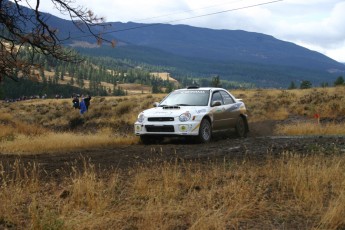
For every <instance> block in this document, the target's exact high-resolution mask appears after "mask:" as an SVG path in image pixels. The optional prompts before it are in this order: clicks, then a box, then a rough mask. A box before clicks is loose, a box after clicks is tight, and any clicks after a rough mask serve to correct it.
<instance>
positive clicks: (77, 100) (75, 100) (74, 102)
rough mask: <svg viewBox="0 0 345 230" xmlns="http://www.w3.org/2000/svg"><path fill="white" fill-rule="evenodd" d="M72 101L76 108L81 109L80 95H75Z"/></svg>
mask: <svg viewBox="0 0 345 230" xmlns="http://www.w3.org/2000/svg"><path fill="white" fill-rule="evenodd" d="M72 103H73V108H74V109H79V106H80V105H79V97H78V96H77V95H75V96H74V97H73V100H72Z"/></svg>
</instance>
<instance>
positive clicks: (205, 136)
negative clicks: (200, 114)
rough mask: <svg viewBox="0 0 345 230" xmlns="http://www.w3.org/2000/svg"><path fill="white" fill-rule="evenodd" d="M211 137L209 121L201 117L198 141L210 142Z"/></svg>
mask: <svg viewBox="0 0 345 230" xmlns="http://www.w3.org/2000/svg"><path fill="white" fill-rule="evenodd" d="M211 137H212V127H211V123H210V122H209V121H208V120H207V119H202V121H201V123H200V128H199V135H198V141H199V142H200V143H207V142H210V140H211Z"/></svg>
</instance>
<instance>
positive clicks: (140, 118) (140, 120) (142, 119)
mask: <svg viewBox="0 0 345 230" xmlns="http://www.w3.org/2000/svg"><path fill="white" fill-rule="evenodd" d="M144 119H145V116H144V114H143V113H141V114H139V116H138V122H139V123H142V122H143V121H144Z"/></svg>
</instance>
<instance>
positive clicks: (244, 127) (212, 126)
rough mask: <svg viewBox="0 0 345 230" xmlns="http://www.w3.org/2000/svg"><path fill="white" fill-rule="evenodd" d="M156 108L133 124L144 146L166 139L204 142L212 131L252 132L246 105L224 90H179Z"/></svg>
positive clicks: (239, 133) (145, 113)
mask: <svg viewBox="0 0 345 230" xmlns="http://www.w3.org/2000/svg"><path fill="white" fill-rule="evenodd" d="M154 106H155V107H154V108H151V109H147V110H145V111H143V112H141V113H140V114H139V116H138V120H137V121H136V122H135V124H134V131H135V134H136V135H138V136H140V138H141V141H142V142H143V143H144V144H148V143H151V142H152V141H154V140H160V139H161V137H165V136H194V137H196V138H197V139H198V140H199V141H200V142H202V143H205V142H209V141H210V140H211V137H212V133H213V132H218V131H226V130H232V129H235V131H236V133H237V135H238V136H239V137H245V136H246V135H247V133H248V131H249V127H248V122H247V114H246V112H247V111H246V107H245V105H244V103H243V102H242V100H240V99H236V98H235V97H234V96H233V95H232V94H230V93H229V92H228V91H227V90H225V89H222V88H199V87H188V88H186V89H178V90H175V91H173V92H171V93H170V94H169V95H168V96H166V97H165V98H164V99H163V100H162V101H161V102H160V103H158V102H156V103H155V105H154Z"/></svg>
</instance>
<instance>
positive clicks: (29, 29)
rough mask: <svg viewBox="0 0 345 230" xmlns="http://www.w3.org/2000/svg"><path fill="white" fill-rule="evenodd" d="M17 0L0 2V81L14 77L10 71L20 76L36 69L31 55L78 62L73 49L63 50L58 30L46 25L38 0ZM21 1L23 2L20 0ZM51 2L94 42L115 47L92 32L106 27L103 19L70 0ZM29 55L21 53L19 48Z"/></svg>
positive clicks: (64, 39)
mask: <svg viewBox="0 0 345 230" xmlns="http://www.w3.org/2000/svg"><path fill="white" fill-rule="evenodd" d="M22 2H23V1H21V0H12V1H9V0H1V1H0V81H2V80H3V78H4V77H7V78H11V79H13V80H16V77H15V76H14V75H13V70H14V69H16V70H18V71H20V72H21V73H22V74H23V75H28V76H29V75H30V73H31V70H32V69H33V68H38V67H39V66H38V63H35V55H37V54H43V55H46V56H52V57H54V58H55V59H57V60H61V61H65V62H79V61H81V59H80V58H79V57H78V55H77V54H76V53H75V52H74V51H73V50H66V49H64V48H63V46H62V42H63V41H66V40H68V39H69V37H65V38H61V37H60V36H58V30H57V29H56V28H53V27H50V26H49V24H48V16H47V15H46V14H42V13H41V12H40V0H36V1H32V2H33V3H32V2H31V1H30V4H28V5H29V6H28V8H26V7H23V6H21V5H20V3H22ZM24 2H25V1H24ZM51 4H52V5H53V6H54V7H55V8H56V9H58V10H59V11H60V12H61V13H62V14H64V15H69V16H70V19H71V20H72V22H73V23H74V25H75V26H76V28H77V29H79V30H80V31H81V32H84V33H88V34H91V35H92V36H94V37H95V38H96V40H97V43H98V44H101V43H102V42H103V41H106V42H109V43H111V44H112V45H113V46H115V42H114V41H107V40H105V39H103V38H102V37H101V35H100V34H96V33H95V32H94V31H93V28H94V27H95V26H102V27H105V26H107V25H106V24H104V19H103V18H101V17H97V16H95V15H94V13H93V12H92V11H90V10H88V9H86V8H84V7H82V6H74V5H73V4H74V1H73V0H51ZM24 50H26V51H27V52H29V55H25V56H23V55H22V53H23V51H24Z"/></svg>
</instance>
